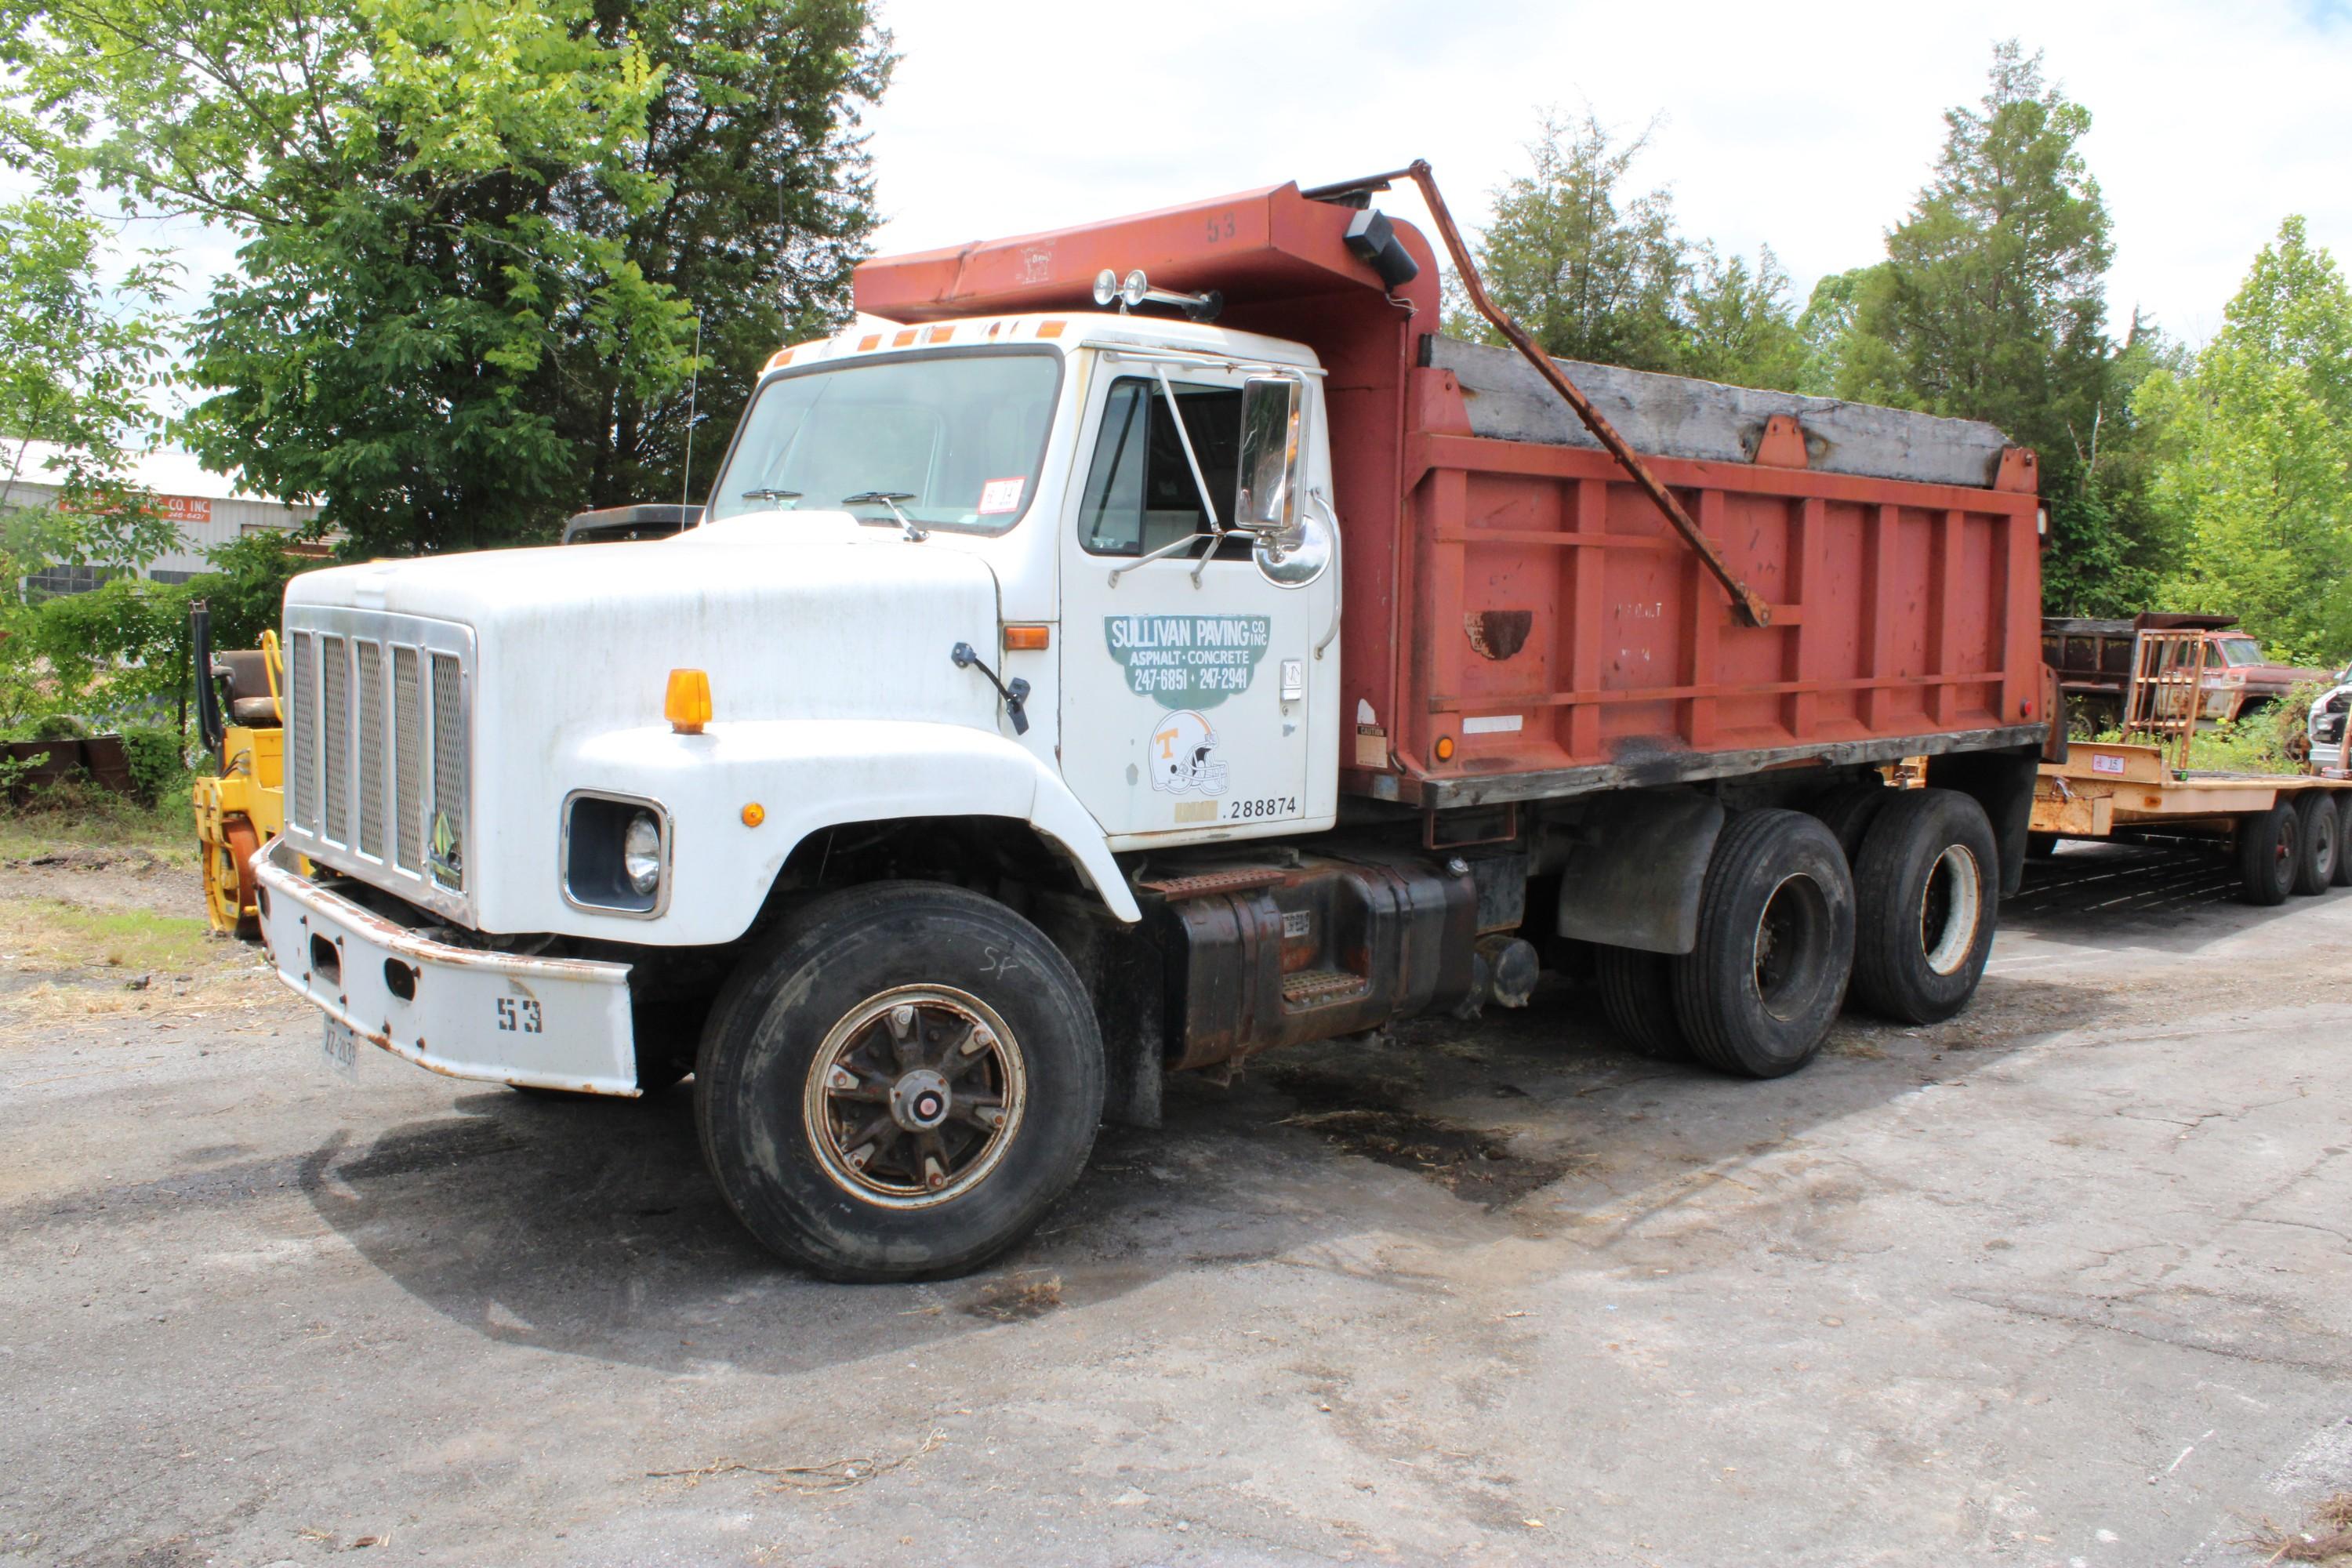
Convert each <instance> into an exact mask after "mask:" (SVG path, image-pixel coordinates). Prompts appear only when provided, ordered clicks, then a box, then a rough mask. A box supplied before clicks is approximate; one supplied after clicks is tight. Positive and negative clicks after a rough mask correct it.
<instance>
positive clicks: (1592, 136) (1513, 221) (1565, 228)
mask: <svg viewBox="0 0 2352 1568" xmlns="http://www.w3.org/2000/svg"><path fill="white" fill-rule="evenodd" d="M1649 140H1650V139H1649V133H1648V132H1643V134H1641V135H1639V136H1636V137H1634V138H1633V140H1631V141H1630V142H1622V143H1621V142H1617V141H1615V140H1613V139H1612V137H1611V135H1610V133H1609V131H1608V129H1607V128H1606V127H1605V126H1603V125H1602V124H1601V121H1599V120H1598V119H1596V118H1594V117H1593V115H1592V114H1591V113H1590V112H1587V113H1586V115H1585V116H1584V118H1583V119H1582V120H1580V121H1570V120H1566V119H1564V118H1562V117H1561V116H1560V115H1559V113H1558V112H1557V111H1548V112H1546V113H1545V115H1544V116H1543V119H1542V121H1541V122H1540V124H1539V126H1538V135H1537V139H1536V140H1535V141H1534V142H1530V143H1528V157H1529V159H1530V160H1531V162H1532V164H1533V166H1532V167H1531V168H1530V169H1529V170H1528V173H1526V174H1519V175H1516V176H1514V177H1513V178H1511V179H1510V180H1508V181H1506V182H1505V183H1504V185H1503V187H1502V189H1501V190H1499V191H1498V192H1496V197H1495V221H1494V222H1493V223H1492V224H1490V225H1488V226H1487V228H1486V234H1485V235H1484V236H1483V237H1481V239H1480V241H1479V244H1478V247H1477V261H1478V270H1479V271H1480V273H1481V274H1482V275H1484V277H1485V278H1486V288H1487V290H1488V292H1490V293H1491V294H1492V295H1493V296H1494V298H1495V302H1496V304H1498V305H1500V306H1502V308H1503V309H1504V310H1507V311H1509V312H1510V313H1511V314H1512V315H1513V316H1515V317H1517V319H1518V320H1519V321H1520V322H1521V324H1523V325H1524V326H1525V327H1526V328H1527V329H1528V331H1529V332H1530V333H1532V334H1533V335H1534V337H1535V340H1536V341H1537V342H1538V343H1540V344H1542V345H1543V347H1544V350H1545V352H1546V353H1551V354H1556V355H1559V357H1561V358H1564V359H1580V360H1592V361H1595V362H1598V363H1604V364H1622V365H1630V366H1632V367H1633V369H1635V370H1672V369H1674V368H1675V366H1676V365H1677V364H1678V363H1680V361H1681V358H1682V349H1683V332H1682V326H1681V322H1680V321H1679V319H1678V317H1677V307H1678V304H1679V301H1680V298H1681V295H1682V292H1683V289H1684V286H1685V280H1686V279H1687V276H1688V273H1689V264H1688V262H1687V260H1686V258H1685V246H1684V243H1683V241H1682V239H1681V237H1679V236H1678V235H1677V234H1676V233H1675V223H1674V201H1673V197H1672V196H1671V195H1669V194H1668V193H1667V192H1666V191H1664V190H1663V189H1660V190H1654V191H1651V192H1649V193H1647V194H1646V195H1633V194H1630V193H1629V190H1628V186H1627V179H1628V176H1629V175H1630V174H1631V172H1632V169H1633V163H1634V162H1635V161H1636V160H1637V159H1639V158H1640V157H1641V155H1642V153H1643V151H1644V150H1645V149H1646V148H1647V147H1648V145H1649ZM1468 330H1469V331H1470V332H1471V333H1472V334H1473V335H1475V336H1479V337H1482V338H1483V337H1485V336H1486V335H1487V334H1486V331H1485V329H1484V326H1483V323H1480V324H1471V325H1469V326H1468Z"/></svg>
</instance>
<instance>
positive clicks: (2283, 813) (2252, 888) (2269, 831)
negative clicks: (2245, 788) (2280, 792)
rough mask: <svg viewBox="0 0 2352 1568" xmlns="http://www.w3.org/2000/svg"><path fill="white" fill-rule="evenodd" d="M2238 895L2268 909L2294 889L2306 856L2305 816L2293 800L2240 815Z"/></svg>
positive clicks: (2246, 901) (2245, 900)
mask: <svg viewBox="0 0 2352 1568" xmlns="http://www.w3.org/2000/svg"><path fill="white" fill-rule="evenodd" d="M2236 850H2237V858H2238V898H2239V900H2241V901H2242V902H2244V903H2249V904H2252V905H2254V906H2255V907H2256V908H2258V909H2267V908H2269V907H2270V906H2272V905H2273V904H2283V903H2284V902H2286V900H2287V895H2288V894H2289V893H2291V892H2293V891H2294V882H2295V873H2296V863H2297V861H2299V860H2300V859H2301V858H2302V855H2303V819H2302V817H2301V816H2300V814H2298V813H2297V812H2296V811H2295V809H2294V802H2293V801H2292V800H2283V801H2280V802H2279V803H2278V804H2277V805H2273V806H2272V807H2271V808H2270V809H2269V810H2268V811H2254V812H2248V813H2247V814H2246V815H2245V816H2242V817H2240V818H2238V834H2237V846H2236Z"/></svg>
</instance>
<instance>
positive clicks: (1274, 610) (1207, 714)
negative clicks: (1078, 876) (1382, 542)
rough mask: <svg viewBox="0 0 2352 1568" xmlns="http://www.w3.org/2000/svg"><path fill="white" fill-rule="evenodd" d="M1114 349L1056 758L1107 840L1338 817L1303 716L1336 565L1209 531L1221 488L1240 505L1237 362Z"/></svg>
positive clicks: (1172, 838) (1069, 533)
mask: <svg viewBox="0 0 2352 1568" xmlns="http://www.w3.org/2000/svg"><path fill="white" fill-rule="evenodd" d="M1104 367H1105V369H1106V370H1107V371H1108V374H1104V375H1101V376H1098V377H1097V382H1096V388H1095V391H1094V394H1093V397H1092V406H1091V408H1090V410H1089V414H1088V418H1087V430H1086V432H1085V433H1083V434H1082V435H1081V438H1080V447H1079V451H1080V459H1079V477H1078V483H1077V484H1076V487H1075V489H1074V490H1073V492H1072V499H1071V501H1070V506H1069V515H1068V517H1067V518H1066V521H1065V525H1064V531H1063V552H1064V553H1063V565H1064V570H1063V573H1062V595H1063V603H1062V648H1063V652H1062V773H1063V776H1064V778H1065V779H1066V781H1067V782H1068V784H1069V785H1070V787H1071V789H1072V790H1073V791H1074V792H1075V793H1076V795H1077V797H1078V798H1079V800H1081V801H1083V802H1084V803H1085V804H1086V806H1087V809H1088V810H1089V811H1091V812H1093V813H1094V814H1095V816H1096V818H1097V820H1098V821H1099V822H1100V823H1101V824H1102V826H1103V829H1104V831H1105V832H1106V833H1108V834H1109V835H1110V836H1111V837H1112V838H1113V840H1114V841H1116V840H1118V839H1122V838H1131V837H1136V836H1152V839H1153V841H1155V842H1181V841H1183V840H1188V839H1205V838H1224V837H1251V836H1256V835H1261V834H1273V833H1284V832H1291V831H1296V830H1297V829H1298V828H1299V827H1300V826H1328V823H1329V815H1330V811H1331V805H1330V802H1331V799H1332V791H1333V789H1335V788H1336V779H1334V780H1332V781H1326V780H1323V779H1321V778H1318V777H1316V776H1314V774H1315V773H1316V772H1317V770H1315V769H1313V768H1312V767H1311V766H1310V750H1309V745H1308V738H1309V737H1308V723H1307V721H1308V717H1309V715H1308V708H1309V706H1310V698H1312V697H1314V696H1316V695H1318V689H1320V690H1321V691H1326V692H1328V690H1331V689H1336V675H1337V668H1336V664H1337V661H1336V657H1335V658H1332V659H1330V660H1328V661H1326V662H1328V663H1329V664H1330V665H1331V666H1332V667H1333V668H1332V669H1331V670H1330V672H1329V673H1330V676H1331V679H1329V680H1323V679H1315V677H1316V676H1318V675H1321V674H1323V673H1324V672H1322V671H1318V670H1314V669H1313V668H1312V667H1313V666H1314V664H1315V663H1316V660H1315V656H1314V643H1315V641H1316V639H1317V638H1318V637H1321V636H1322V635H1323V632H1324V629H1325V627H1326V626H1328V623H1329V621H1330V617H1331V594H1332V581H1331V575H1332V574H1328V573H1327V574H1324V576H1323V577H1322V578H1320V579H1318V582H1316V583H1315V584H1309V585H1307V586H1306V587H1302V588H1290V587H1279V586H1276V584H1273V583H1271V582H1269V581H1268V580H1267V579H1266V577H1265V574H1263V573H1261V572H1260V571H1259V570H1258V568H1257V565H1256V563H1255V561H1254V560H1253V559H1252V557H1251V552H1250V542H1249V540H1248V539H1247V538H1246V537H1245V536H1244V535H1240V534H1234V535H1233V536H1232V537H1230V538H1227V539H1225V540H1223V542H1214V543H1213V542H1211V540H1210V538H1209V536H1210V535H1211V534H1212V532H1213V523H1212V519H1211V511H1210V509H1211V507H1212V506H1213V508H1214V513H1215V518H1216V520H1218V521H1223V522H1225V523H1228V524H1230V522H1231V521H1232V519H1233V515H1234V512H1233V508H1234V489H1235V476H1236V469H1237V467H1238V464H1239V460H1240V445H1241V407H1242V384H1243V381H1244V374H1243V373H1241V372H1239V371H1228V370H1224V369H1205V368H1201V367H1196V366H1192V365H1185V366H1182V367H1181V368H1180V367H1174V366H1171V367H1167V368H1166V370H1165V374H1164V375H1163V374H1162V371H1161V369H1160V367H1155V366H1153V365H1151V364H1150V363H1138V362H1136V361H1134V360H1130V359H1126V358H1123V357H1122V358H1117V359H1108V360H1106V361H1105V362H1104ZM1171 394H1172V395H1173V396H1174V399H1175V407H1174V408H1171V406H1170V401H1169V399H1170V395H1171ZM1309 406H1310V408H1311V406H1312V405H1311V401H1310V404H1309ZM1180 411H1181V413H1180ZM1179 417H1181V421H1182V424H1181V428H1180V426H1179V425H1178V419H1179ZM1187 438H1189V441H1190V445H1191V448H1192V449H1191V451H1190V452H1189V453H1188V452H1187V451H1186V449H1185V447H1186V441H1187ZM1300 460H1301V461H1302V462H1304V461H1305V460H1306V459H1305V458H1304V457H1303V456H1302V458H1301V459H1300ZM1196 472H1197V479H1196ZM1204 490H1205V492H1206V497H1207V500H1208V503H1209V504H1207V505H1204V504H1203V491H1204ZM1192 540H1198V541H1200V542H1197V543H1189V542H1188V541H1192ZM1171 546H1172V547H1174V549H1173V552H1172V553H1171V554H1166V555H1163V556H1161V557H1160V559H1157V560H1153V559H1150V556H1151V555H1152V554H1153V552H1158V551H1161V550H1166V549H1169V548H1170V547H1171ZM1212 551H1213V554H1211V552H1212ZM1204 556H1206V557H1208V558H1207V559H1205V560H1204V559H1203V557H1204ZM1114 574H1116V578H1115V580H1114ZM1333 651H1334V653H1335V655H1336V649H1334V650H1333ZM1325 700H1327V701H1328V700H1329V699H1328V696H1326V697H1325ZM1321 771H1322V772H1324V773H1328V772H1330V770H1329V769H1328V768H1327V769H1324V770H1321ZM1318 784H1319V785H1321V786H1322V787H1321V788H1316V789H1313V790H1312V791H1311V793H1310V786H1312V785H1318ZM1318 817H1319V818H1320V820H1312V819H1314V818H1318ZM1160 836H1165V837H1160ZM1122 847H1124V846H1122Z"/></svg>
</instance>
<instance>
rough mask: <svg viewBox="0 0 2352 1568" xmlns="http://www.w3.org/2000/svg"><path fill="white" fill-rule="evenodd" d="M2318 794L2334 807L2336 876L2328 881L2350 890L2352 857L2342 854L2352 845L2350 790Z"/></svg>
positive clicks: (2351, 796)
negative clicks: (2345, 848) (2346, 847)
mask: <svg viewBox="0 0 2352 1568" xmlns="http://www.w3.org/2000/svg"><path fill="white" fill-rule="evenodd" d="M2318 793H2319V794H2321V795H2326V797H2327V799H2328V801H2329V803H2330V804H2331V805H2334V806H2335V807H2336V875H2335V876H2333V877H2331V878H2330V879H2329V880H2330V881H2332V882H2334V883H2335V884H2336V886H2337V887H2339V888H2352V855H2347V854H2346V853H2345V852H2344V847H2345V846H2346V845H2347V844H2352V789H2330V790H2321V791H2319V792H2318Z"/></svg>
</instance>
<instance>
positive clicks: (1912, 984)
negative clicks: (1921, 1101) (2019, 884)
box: [1853, 789, 2000, 1024]
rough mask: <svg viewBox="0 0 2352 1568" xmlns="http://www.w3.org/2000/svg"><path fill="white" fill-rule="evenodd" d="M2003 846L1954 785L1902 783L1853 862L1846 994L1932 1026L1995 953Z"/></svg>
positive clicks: (1963, 1002)
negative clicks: (1849, 989)
mask: <svg viewBox="0 0 2352 1568" xmlns="http://www.w3.org/2000/svg"><path fill="white" fill-rule="evenodd" d="M1999 877H2000V850H1999V849H1998V848H1997V847H1995V845H1994V843H1993V837H1992V824H1991V823H1990V822H1989V821H1988V820H1986V818H1985V814H1984V808H1983V807H1982V806H1980V805H1978V804H1977V803H1976V802H1975V801H1974V800H1973V799H1971V798H1970V797H1969V796H1968V795H1962V794H1960V793H1959V792H1958V790H1948V789H1921V790H1906V791H1905V792H1904V794H1903V796H1902V798H1901V799H1899V800H1896V801H1895V802H1893V803H1891V804H1890V805H1888V806H1887V808H1886V809H1885V811H1883V812H1881V813H1880V814H1879V816H1878V820H1877V822H1876V823H1874V824H1873V825H1872V826H1871V829H1870V834H1869V837H1866V838H1865V839H1864V841H1863V846H1862V859H1861V860H1860V861H1859V862H1858V863H1857V864H1856V865H1855V867H1854V871H1853V888H1854V903H1855V910H1856V915H1855V926H1854V942H1853V993H1854V996H1855V997H1856V999H1857V1000H1859V1001H1860V1002H1861V1003H1862V1004H1863V1005H1864V1006H1866V1007H1868V1008H1869V1009H1870V1010H1871V1011H1873V1012H1874V1013H1879V1014H1883V1015H1885V1016H1887V1017H1890V1018H1896V1019H1900V1020H1901V1021H1903V1022H1904V1023H1906V1024H1937V1023H1941V1022H1943V1020H1945V1019H1946V1018H1948V1017H1950V1016H1952V1015H1953V1014H1955V1013H1958V1011H1959V1010H1960V1009H1961V1008H1963V1007H1965V1006H1967V1005H1968V1004H1969V997H1970V996H1972V995H1974V994H1976V989H1977V982H1978V981H1979V980H1980V979H1982V978H1983V976H1984V966H1985V959H1986V957H1987V956H1988V955H1989V954H1990V952H1991V951H1992V933H1993V925H1994V910H1995V908H1996V906H1997V904H1998V902H1999V890H1998V889H1999V882H1998V879H1999Z"/></svg>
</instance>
